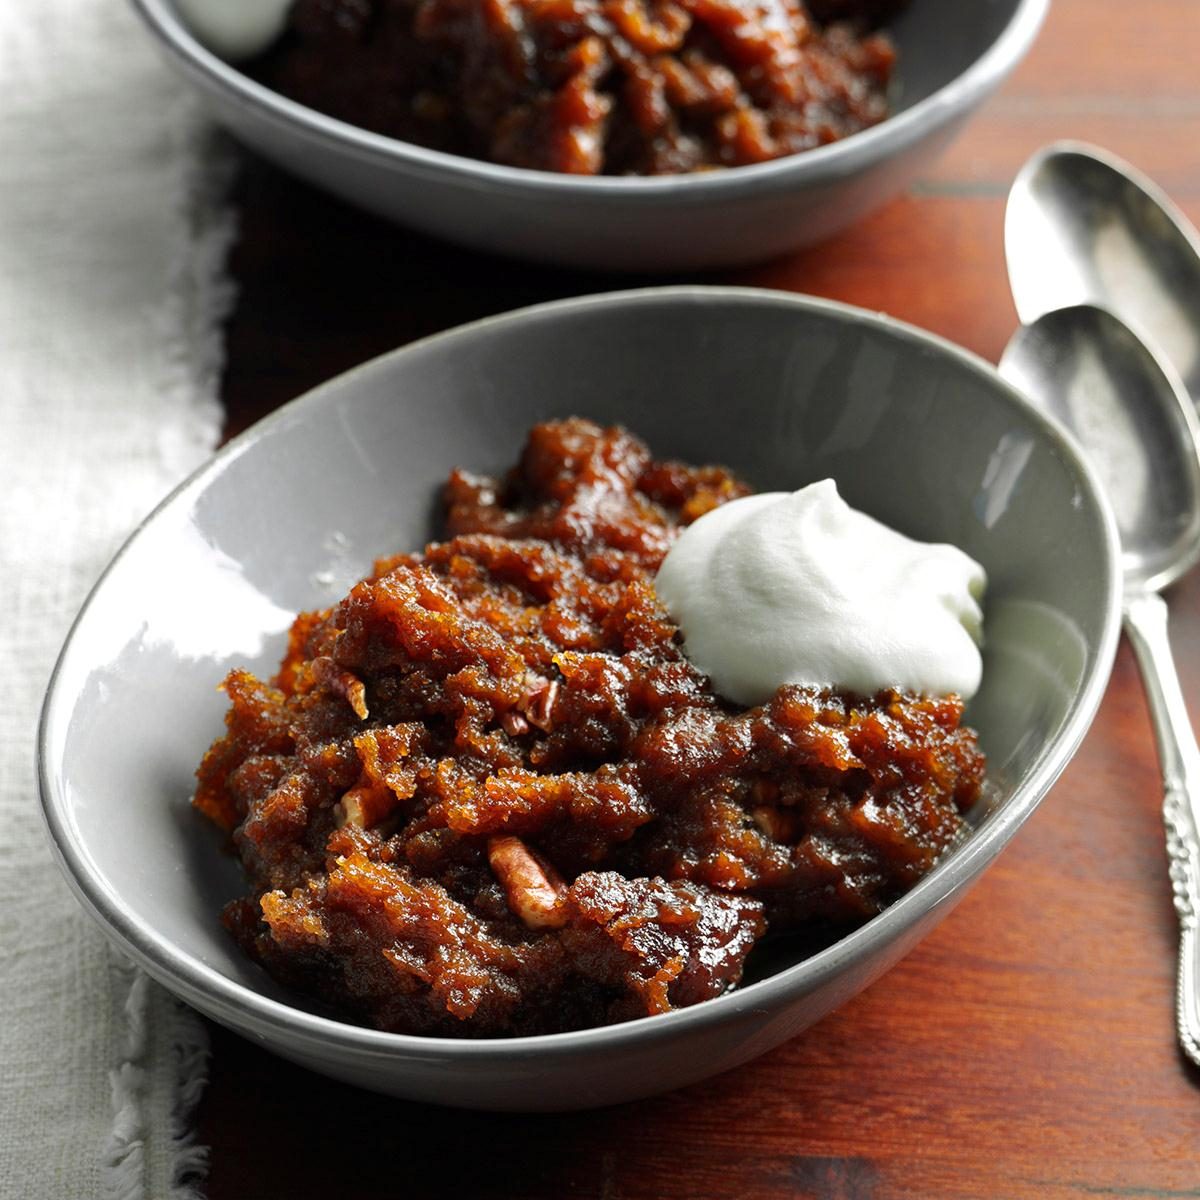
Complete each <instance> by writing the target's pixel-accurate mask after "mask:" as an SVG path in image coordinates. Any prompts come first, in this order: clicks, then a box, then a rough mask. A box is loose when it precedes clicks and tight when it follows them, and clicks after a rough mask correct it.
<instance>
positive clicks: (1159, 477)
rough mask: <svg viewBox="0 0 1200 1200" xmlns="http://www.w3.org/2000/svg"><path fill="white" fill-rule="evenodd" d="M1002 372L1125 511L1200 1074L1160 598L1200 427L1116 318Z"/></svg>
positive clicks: (1029, 349) (1029, 345) (1190, 507)
mask: <svg viewBox="0 0 1200 1200" xmlns="http://www.w3.org/2000/svg"><path fill="white" fill-rule="evenodd" d="M1000 372H1001V374H1002V375H1004V377H1005V378H1006V379H1008V380H1009V381H1010V382H1011V383H1013V384H1015V385H1016V386H1017V387H1018V388H1020V389H1021V391H1023V392H1024V393H1025V394H1026V395H1027V396H1029V398H1030V399H1031V400H1033V401H1034V402H1035V403H1037V404H1038V405H1039V406H1040V407H1041V408H1042V409H1043V410H1044V411H1045V412H1047V413H1049V414H1050V415H1051V416H1052V417H1054V418H1056V419H1057V420H1058V421H1059V422H1060V423H1061V424H1063V425H1065V426H1066V428H1067V429H1068V431H1069V432H1070V433H1071V434H1073V435H1074V437H1075V438H1076V440H1077V441H1078V443H1079V444H1080V446H1081V448H1082V450H1083V452H1084V454H1085V456H1086V457H1087V459H1088V461H1089V462H1090V463H1091V465H1092V467H1093V468H1094V470H1095V471H1096V474H1097V475H1098V476H1099V477H1100V482H1101V483H1102V485H1103V486H1104V489H1105V491H1106V492H1107V493H1108V497H1109V500H1110V501H1111V502H1112V506H1113V510H1114V512H1115V514H1116V519H1117V528H1118V530H1119V532H1120V535H1121V549H1122V566H1123V570H1124V578H1125V595H1124V623H1125V631H1126V633H1127V634H1128V635H1129V640H1130V642H1131V643H1132V645H1133V648H1134V651H1135V653H1136V654H1137V659H1138V664H1139V666H1140V667H1141V672H1142V679H1143V682H1144V683H1145V687H1146V695H1147V698H1148V700H1149V704H1150V712H1151V717H1152V719H1153V722H1154V732H1155V738H1156V741H1157V743H1158V754H1159V764H1160V766H1161V768H1162V774H1163V787H1164V799H1163V819H1164V822H1165V825H1166V831H1167V852H1168V856H1169V860H1170V874H1171V884H1172V890H1173V893H1174V900H1175V908H1176V911H1177V912H1178V914H1179V921H1180V952H1179V979H1178V995H1177V1001H1178V1002H1177V1016H1178V1027H1179V1041H1180V1045H1181V1047H1182V1049H1183V1050H1184V1052H1185V1053H1186V1054H1187V1056H1188V1058H1189V1059H1191V1061H1192V1062H1194V1063H1196V1064H1197V1065H1200V749H1198V748H1197V745H1196V737H1195V734H1194V733H1193V731H1192V727H1191V722H1190V720H1189V718H1188V712H1187V706H1186V704H1185V702H1184V698H1183V692H1182V690H1181V688H1180V686H1179V677H1178V675H1177V673H1176V670H1175V663H1174V660H1173V658H1172V656H1171V647H1170V643H1169V641H1168V638H1167V605H1166V602H1165V601H1164V600H1163V598H1162V596H1160V595H1159V594H1158V593H1159V590H1160V589H1161V588H1164V587H1166V586H1167V584H1169V583H1171V582H1173V581H1174V580H1176V579H1178V578H1179V576H1180V575H1182V574H1183V573H1184V572H1185V571H1186V570H1188V569H1189V568H1190V567H1191V566H1193V565H1194V564H1195V563H1196V561H1197V559H1200V451H1198V449H1197V448H1198V446H1200V430H1198V428H1197V422H1196V417H1195V412H1194V409H1193V407H1192V404H1191V402H1190V400H1189V399H1188V398H1187V393H1186V392H1185V390H1184V388H1183V384H1182V382H1181V381H1180V379H1179V378H1178V376H1177V374H1175V372H1174V370H1173V368H1171V367H1170V366H1169V365H1168V364H1166V363H1164V362H1162V361H1160V360H1159V359H1157V358H1156V357H1155V356H1154V354H1152V353H1151V351H1150V350H1148V349H1147V348H1146V346H1145V345H1144V344H1143V343H1142V342H1141V341H1140V340H1139V339H1138V338H1137V337H1136V336H1135V335H1134V334H1133V333H1132V332H1131V331H1130V330H1129V329H1128V328H1127V327H1126V326H1125V325H1124V324H1122V322H1120V321H1118V320H1117V319H1116V318H1115V317H1113V316H1112V315H1111V314H1110V313H1108V312H1106V311H1105V310H1103V309H1100V308H1094V307H1092V306H1090V305H1079V306H1077V307H1072V308H1064V309H1059V310H1057V311H1055V312H1051V313H1048V314H1046V315H1045V316H1042V317H1039V318H1038V319H1037V320H1036V321H1034V322H1033V323H1032V324H1030V325H1026V326H1023V327H1022V328H1021V329H1019V330H1018V331H1017V333H1016V334H1015V335H1014V336H1013V339H1012V341H1010V342H1009V344H1008V347H1007V349H1006V350H1005V352H1004V356H1003V358H1002V359H1001V361H1000Z"/></svg>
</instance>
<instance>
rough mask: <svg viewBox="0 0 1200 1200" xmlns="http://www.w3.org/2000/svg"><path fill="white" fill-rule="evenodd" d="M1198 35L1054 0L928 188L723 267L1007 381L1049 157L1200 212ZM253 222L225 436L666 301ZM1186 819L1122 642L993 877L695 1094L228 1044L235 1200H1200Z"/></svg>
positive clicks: (331, 211) (225, 1188)
mask: <svg viewBox="0 0 1200 1200" xmlns="http://www.w3.org/2000/svg"><path fill="white" fill-rule="evenodd" d="M918 2H919V0H918ZM1198 44H1200V0H1136V2H1132V3H1131V2H1129V0H1055V5H1054V10H1053V12H1052V14H1051V16H1050V19H1049V22H1048V24H1047V26H1046V28H1045V30H1044V32H1043V34H1042V36H1041V39H1040V40H1039V42H1038V44H1037V46H1036V47H1035V48H1034V50H1033V52H1032V54H1031V55H1030V57H1029V59H1028V60H1027V61H1026V63H1025V64H1024V65H1023V66H1022V67H1021V69H1020V70H1019V71H1018V72H1017V74H1016V75H1015V76H1014V78H1013V79H1012V80H1011V81H1010V82H1009V84H1008V85H1007V86H1006V88H1005V89H1004V90H1003V92H1002V93H1001V94H1000V95H999V96H998V97H996V98H995V99H994V100H993V101H992V102H991V103H990V104H989V106H988V107H987V108H986V109H985V110H984V112H983V113H982V114H981V115H980V116H979V117H978V118H976V120H975V121H974V122H973V123H972V124H971V125H970V126H968V128H967V130H966V131H965V133H964V134H963V135H962V137H961V138H960V140H959V141H958V142H957V143H956V144H955V145H954V146H953V147H952V148H951V149H950V150H949V152H948V153H947V154H946V155H945V156H944V157H943V158H942V160H941V161H940V162H939V163H938V164H937V165H936V166H935V167H934V168H933V169H932V170H931V171H930V172H929V173H928V174H926V175H925V176H924V177H922V178H921V179H920V180H919V181H918V182H917V183H916V184H915V185H914V187H913V188H912V189H911V190H910V192H909V193H908V194H907V195H905V196H904V197H902V198H901V199H899V200H896V201H895V202H894V203H892V204H891V205H889V206H888V207H887V208H885V209H884V210H882V211H881V212H879V213H878V214H877V215H875V216H874V217H872V218H870V219H869V220H867V221H865V222H864V223H862V224H861V225H859V226H858V227H857V228H855V229H853V230H851V231H849V232H848V233H846V234H845V235H843V236H842V237H840V238H838V239H837V240H836V241H834V242H831V243H829V244H827V245H825V246H822V247H819V248H817V249H813V250H809V251H805V252H802V253H799V254H796V255H794V256H792V257H789V258H785V259H782V260H779V261H777V262H774V263H771V264H768V265H765V266H762V267H759V268H755V269H753V270H745V271H738V272H726V273H722V274H720V275H713V276H709V277H705V279H706V280H707V281H711V282H736V283H741V284H756V285H762V286H769V287H781V288H788V289H792V290H796V291H804V292H812V293H816V294H818V295H823V296H831V297H835V298H837V299H841V300H846V301H849V302H852V303H855V304H859V305H863V306H865V307H867V308H871V309H881V310H884V311H887V312H889V313H892V314H893V315H895V316H898V317H901V318H903V319H904V320H907V321H910V322H912V323H914V324H916V325H920V326H923V327H924V328H926V329H930V330H933V331H935V332H937V333H939V334H942V335H944V336H946V337H949V338H951V339H953V340H954V341H956V342H959V343H961V344H962V345H964V346H966V347H968V348H969V349H971V350H974V351H976V352H977V353H979V354H981V355H983V356H984V357H986V358H989V359H992V360H993V361H994V360H995V359H996V357H997V356H998V354H999V352H1000V350H1001V349H1002V347H1003V345H1004V343H1005V341H1006V340H1007V338H1008V336H1009V334H1010V333H1011V331H1012V329H1013V327H1014V325H1015V322H1016V316H1015V313H1014V311H1013V308H1012V304H1011V301H1010V299H1009V296H1008V291H1007V284H1006V280H1005V273H1004V261H1003V248H1002V218H1003V209H1004V197H1005V194H1006V191H1007V188H1008V185H1009V183H1010V182H1011V180H1012V177H1013V175H1014V173H1015V172H1016V170H1017V168H1018V167H1019V166H1020V164H1021V163H1022V162H1023V161H1024V159H1025V158H1026V157H1027V156H1028V155H1029V154H1030V153H1031V152H1032V151H1034V150H1035V149H1037V147H1038V146H1040V145H1042V144H1043V143H1045V142H1048V141H1051V140H1054V139H1057V138H1061V137H1077V138H1083V139H1087V140H1091V141H1094V142H1097V143H1099V144H1101V145H1103V146H1105V147H1107V148H1108V149H1110V150H1113V151H1115V152H1116V153H1118V154H1120V155H1122V156H1124V157H1125V158H1127V159H1129V160H1130V161H1132V162H1134V163H1135V164H1136V165H1138V166H1140V167H1141V168H1143V169H1144V170H1146V171H1147V172H1149V173H1150V174H1151V175H1152V176H1154V177H1155V178H1156V179H1157V180H1158V181H1159V182H1160V183H1161V184H1162V185H1163V186H1164V187H1165V188H1166V189H1167V190H1168V191H1169V192H1170V193H1171V194H1172V196H1173V197H1174V198H1175V199H1176V201H1177V202H1178V203H1180V204H1181V206H1182V207H1183V209H1184V210H1185V211H1186V212H1188V213H1189V215H1190V216H1191V218H1192V219H1193V220H1200V68H1197V65H1196V47H1197V45H1198ZM239 202H240V207H241V212H242V218H241V221H242V225H241V230H242V232H241V238H240V242H239V244H238V247H237V249H236V252H235V256H234V272H235V275H236V278H237V280H238V282H239V286H240V297H239V303H238V306H237V310H236V313H235V315H234V317H233V319H232V321H231V324H230V328H229V343H228V353H229V359H228V368H227V373H226V383H225V398H226V404H227V410H228V412H229V419H230V428H231V429H236V428H240V427H242V426H244V425H245V424H247V423H248V422H249V421H250V420H252V419H254V418H255V417H256V416H258V415H261V414H262V413H265V412H267V411H269V410H270V409H272V408H274V407H275V406H276V405H278V404H280V403H282V402H283V401H285V400H288V399H290V398H292V397H293V396H295V395H298V394H299V393H300V392H302V391H303V390H305V389H306V388H308V387H309V386H311V385H312V384H314V383H317V382H319V381H321V380H323V379H326V378H328V377H329V376H330V375H333V374H335V373H336V372H338V371H340V370H343V369H344V368H347V367H350V366H352V365H354V364H356V363H358V362H360V361H361V360H363V359H365V358H367V357H369V356H371V355H374V354H376V353H379V352H381V351H384V350H388V349H391V348H392V347H394V346H397V345H399V344H401V343H403V342H406V341H409V340H411V339H413V338H415V337H418V336H420V335H423V334H426V333H430V332H433V331H436V330H440V329H444V328H447V327H449V326H451V325H455V324H459V323H461V322H463V321H466V320H469V319H472V318H474V317H478V316H481V315H484V314H487V313H492V312H498V311H501V310H505V309H511V308H516V307H519V306H520V305H523V304H527V303H531V302H535V301H539V300H545V299H550V298H554V297H559V296H567V295H573V294H580V293H584V292H591V291H598V290H603V289H609V288H614V287H622V286H629V285H630V283H637V282H652V281H651V280H648V279H647V280H630V279H629V278H628V277H622V278H608V277H602V276H595V275H583V274H577V273H568V272H560V271H554V270H550V269H547V268H539V267H531V266H526V265H521V264H514V263H509V262H502V261H500V260H495V259H487V258H484V257H481V256H479V255H477V254H473V253H468V252H466V251H461V250H457V249H454V248H452V247H448V246H445V245H442V244H438V243H434V242H432V241H430V240H428V239H426V238H424V237H420V236H418V235H415V234H411V233H407V232H404V231H401V230H397V229H394V228H392V227H390V226H387V225H384V224H382V223H380V222H378V221H376V220H374V219H372V218H369V217H366V216H363V215H361V214H359V213H357V212H355V211H353V210H351V209H349V208H346V207H344V206H342V205H340V204H338V203H336V202H334V201H332V200H329V199H326V198H325V197H323V196H321V195H318V194H317V193H315V192H313V191H311V190H310V189H308V188H306V187H304V186H302V185H300V184H298V183H295V182H293V181H291V180H289V179H287V178H285V177H283V176H281V175H280V174H278V173H277V172H275V171H274V170H272V169H270V168H268V167H266V166H264V165H262V164H260V163H257V162H253V161H251V162H248V163H247V166H246V170H245V172H244V174H243V176H242V180H241V183H240V185H239ZM689 278H691V279H698V278H700V277H696V276H692V277H689ZM668 281H669V280H663V279H661V278H660V279H658V280H654V281H653V282H668ZM1171 608H1172V615H1173V621H1174V626H1173V632H1174V639H1175V645H1176V649H1177V652H1178V657H1179V660H1180V670H1181V674H1182V677H1183V682H1184V687H1185V691H1186V692H1187V694H1188V695H1189V696H1192V697H1200V577H1196V576H1193V577H1192V578H1191V579H1190V580H1188V581H1185V582H1184V583H1183V584H1182V585H1180V586H1179V587H1177V588H1176V589H1175V590H1174V592H1173V593H1172V595H1171ZM1195 711H1196V712H1197V713H1198V714H1200V706H1197V708H1196V709H1195ZM1160 803H1161V790H1160V783H1159V778H1158V773H1157V766H1156V762H1155V758H1154V751H1153V744H1152V741H1151V733H1150V727H1149V723H1148V718H1147V714H1146V709H1145V704H1144V702H1143V698H1142V692H1141V689H1140V685H1139V682H1138V678H1137V675H1136V672H1135V669H1134V665H1133V660H1132V657H1131V655H1130V652H1129V650H1128V647H1127V646H1125V645H1122V648H1121V650H1120V653H1119V655H1118V658H1117V663H1116V669H1115V671H1114V674H1113V678H1112V683H1111V685H1110V687H1109V690H1108V693H1107V696H1106V698H1105V701H1104V704H1103V706H1102V707H1101V710H1100V713H1099V715H1098V717H1097V719H1096V722H1095V725H1094V726H1093V728H1092V730H1091V732H1090V734H1089V736H1088V738H1087V740H1086V741H1085V743H1084V745H1083V747H1082V749H1081V750H1080V752H1079V754H1078V755H1077V757H1076V758H1075V760H1074V762H1073V763H1072V765H1071V766H1070V767H1069V768H1068V770H1067V772H1066V774H1065V775H1064V776H1063V778H1062V779H1061V780H1060V782H1059V783H1058V784H1057V785H1056V786H1055V788H1054V789H1053V791H1052V792H1051V794H1050V795H1049V797H1048V798H1047V799H1046V801H1045V802H1044V804H1043V805H1042V807H1041V808H1040V809H1039V811H1038V812H1037V813H1036V814H1035V816H1034V817H1033V818H1032V820H1030V822H1029V823H1028V824H1027V825H1026V827H1025V828H1024V829H1023V830H1022V832H1021V833H1020V834H1019V835H1018V837H1017V838H1016V840H1015V841H1014V843H1013V844H1012V845H1011V846H1010V847H1009V849H1008V850H1007V851H1006V852H1005V853H1004V854H1003V855H1002V857H1001V859H1000V860H999V862H998V863H997V864H996V865H995V866H994V867H993V868H992V869H991V870H990V871H989V872H988V873H987V875H986V876H985V877H984V878H983V880H982V881H981V882H980V883H979V885H978V886H977V887H976V888H975V890H974V891H973V892H972V893H971V894H970V895H969V896H968V897H967V898H966V899H965V900H964V901H963V903H962V904H961V905H960V906H959V908H958V909H957V910H956V911H955V912H954V913H953V914H952V915H951V916H950V917H949V918H948V919H947V920H946V921H945V922H944V923H943V924H942V925H941V926H940V927H939V928H938V929H937V930H936V931H935V932H934V934H933V935H932V936H931V937H929V938H928V939H927V940H926V941H925V942H923V943H922V944H921V945H920V946H919V947H918V948H917V949H916V950H915V951H914V952H913V953H912V954H911V955H910V956H909V957H908V958H907V959H906V960H905V961H904V962H902V963H901V964H900V965H899V966H898V967H897V968H896V969H894V970H893V971H892V972H891V973H890V974H888V975H887V976H885V977H884V978H883V979H882V980H880V981H879V982H878V983H877V984H875V985H874V986H873V987H872V988H870V989H869V990H868V991H867V992H865V993H863V994H862V995H860V996H859V997H858V998H857V999H855V1000H854V1001H852V1002H851V1003H849V1004H848V1005H846V1006H845V1007H844V1008H843V1009H841V1010H840V1011H838V1012H837V1013H835V1014H833V1015H832V1016H830V1017H828V1018H827V1019H826V1020H825V1021H823V1022H821V1024H819V1025H818V1026H816V1027H815V1028H813V1029H812V1030H810V1031H809V1032H808V1033H806V1034H804V1035H802V1036H801V1037H799V1038H797V1039H795V1040H793V1041H792V1042H790V1043H788V1044H786V1045H784V1046H782V1047H781V1048H779V1049H778V1050H776V1051H774V1052H773V1053H771V1054H768V1055H766V1056H765V1057H763V1058H761V1059H759V1060H757V1061H756V1062H753V1063H751V1064H749V1065H747V1066H745V1067H742V1068H741V1069H739V1070H737V1071H735V1072H732V1073H730V1074H728V1075H725V1076H722V1077H720V1078H717V1079H714V1080H711V1081H709V1082H707V1083H704V1084H700V1085H697V1086H695V1087H692V1088H689V1089H687V1090H685V1091H682V1092H677V1093H675V1094H673V1095H669V1096H665V1097H662V1098H659V1099H654V1100H647V1101H643V1102H640V1103H637V1104H632V1105H628V1106H625V1107H621V1108H614V1109H609V1110H606V1111H603V1112H599V1113H591V1114H573V1115H566V1116H535V1117H531V1116H521V1117H516V1116H495V1115H485V1114H472V1113H458V1112H449V1111H445V1110H438V1109H433V1108H428V1107H423V1106H419V1105H415V1104H408V1103H403V1102H399V1101H394V1100H388V1099H384V1098H381V1097H378V1096H373V1095H370V1094H367V1093H364V1092H359V1091H356V1090H354V1089H351V1088H348V1087H345V1086H342V1085H338V1084H335V1083H331V1082H329V1081H327V1080H325V1079H323V1078H321V1077H318V1076H316V1075H312V1074H309V1073H307V1072H304V1071H302V1070H300V1069H299V1068H296V1067H292V1066H290V1065H289V1064H286V1063H284V1062H282V1061H280V1060H278V1059H275V1058H273V1057H271V1056H270V1055H268V1054H266V1053H264V1052H263V1051H262V1050H260V1049H259V1048H257V1047H255V1046H252V1045H250V1044H249V1043H247V1042H245V1041H243V1040H242V1039H240V1038H238V1037H236V1036H234V1035H232V1034H230V1033H228V1032H225V1031H224V1030H221V1029H219V1028H217V1027H215V1026H214V1027H213V1028H212V1038H213V1060H212V1078H211V1082H210V1084H209V1087H208V1090H207V1093H206V1095H205V1097H204V1100H203V1102H202V1105H201V1109H200V1114H199V1117H200V1137H201V1139H202V1140H203V1141H204V1142H205V1143H207V1144H208V1145H209V1146H211V1148H212V1159H211V1170H210V1179H209V1184H208V1191H209V1196H210V1197H211V1200H233V1198H235V1197H236V1198H243V1197H274V1196H280V1197H289V1198H292V1200H306V1198H307V1197H314V1196H318V1195H326V1194H331V1195H346V1196H349V1195H354V1196H359V1197H385V1196H387V1197H391V1196H405V1197H408V1198H410V1200H423V1198H426V1197H465V1198H475V1197H478V1198H480V1200H485V1198H486V1200H491V1198H493V1197H521V1198H527V1200H542V1198H546V1200H549V1198H556V1200H557V1198H558V1197H568V1196H570V1197H588V1198H594V1200H618V1198H619V1200H635V1198H637V1200H643V1198H644V1200H656V1198H662V1200H667V1198H676V1197H678V1198H680V1200H705V1198H709V1197H712V1198H714V1200H715V1198H718V1197H746V1198H747V1200H758V1198H762V1200H782V1198H784V1197H821V1198H826V1197H828V1198H856V1200H857V1198H862V1200H868V1198H869V1200H884V1198H891V1197H906V1198H907V1197H911V1198H912V1200H935V1198H936V1200H940V1198H943V1197H946V1198H949V1197H956V1198H957V1197H962V1198H990V1197H1003V1198H1014V1200H1015V1198H1018V1197H1049V1198H1052V1200H1056V1198H1059V1197H1085V1196H1087V1197H1090V1196H1122V1197H1132V1196H1136V1197H1166V1196H1171V1197H1176V1196H1195V1197H1200V1074H1198V1073H1197V1072H1195V1071H1193V1070H1192V1069H1191V1068H1189V1067H1188V1066H1187V1065H1186V1064H1185V1063H1184V1061H1183V1060H1182V1058H1181V1057H1180V1055H1179V1054H1178V1052H1177V1050H1176V1046H1175V1036H1174V1026H1173V1014H1172V995H1173V985H1174V952H1175V943H1176V928H1175V918H1174V914H1173V911H1172V909H1171V906H1170V903H1169V898H1168V888H1167V880H1166V867H1165V861H1164V854H1163V834H1162V828H1161V820H1160Z"/></svg>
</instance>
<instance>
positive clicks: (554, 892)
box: [488, 837, 567, 929]
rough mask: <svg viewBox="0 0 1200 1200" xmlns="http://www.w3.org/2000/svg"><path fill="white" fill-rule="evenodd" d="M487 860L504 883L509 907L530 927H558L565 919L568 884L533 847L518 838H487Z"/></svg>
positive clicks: (563, 923)
mask: <svg viewBox="0 0 1200 1200" xmlns="http://www.w3.org/2000/svg"><path fill="white" fill-rule="evenodd" d="M488 863H489V864H490V865H491V868H492V873H493V874H494V875H495V876H496V878H497V879H498V880H499V881H500V883H501V884H502V886H503V887H504V894H505V895H506V896H507V898H508V907H509V909H510V911H512V912H513V913H514V914H516V915H517V916H518V917H520V918H521V920H522V921H524V922H525V924H526V925H528V926H529V927H530V929H559V928H561V927H562V926H563V925H565V924H566V923H567V913H566V909H565V907H564V906H563V897H565V896H566V894H567V885H566V883H565V882H564V881H563V878H562V876H561V875H559V873H558V872H557V871H556V870H555V869H554V868H553V867H552V866H551V865H550V864H549V863H548V862H547V861H546V860H545V859H544V858H543V857H542V856H541V855H540V854H538V853H537V851H536V850H531V849H530V848H529V847H528V846H527V845H525V843H524V842H523V841H521V839H520V838H516V837H494V838H489V839H488Z"/></svg>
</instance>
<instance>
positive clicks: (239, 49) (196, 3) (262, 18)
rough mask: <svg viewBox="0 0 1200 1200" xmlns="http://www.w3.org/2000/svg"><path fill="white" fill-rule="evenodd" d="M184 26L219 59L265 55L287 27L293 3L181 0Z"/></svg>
mask: <svg viewBox="0 0 1200 1200" xmlns="http://www.w3.org/2000/svg"><path fill="white" fill-rule="evenodd" d="M177 7H178V9H179V15H180V16H181V17H182V18H183V22H184V24H185V25H186V26H187V27H188V29H190V30H191V31H192V33H193V34H195V35H196V38H197V39H198V40H199V41H201V42H203V43H204V45H205V46H206V47H207V48H208V49H209V50H211V51H212V52H213V53H214V54H215V55H217V57H218V58H226V59H229V61H230V62H237V61H238V60H239V59H243V58H253V57H254V55H256V54H261V53H262V52H263V51H264V50H265V49H266V48H267V47H268V46H269V45H270V44H271V43H272V42H273V41H274V40H275V39H276V38H277V37H279V35H280V34H281V33H283V30H284V26H285V25H286V24H287V15H288V9H290V8H291V7H292V0H178V5H177Z"/></svg>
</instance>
